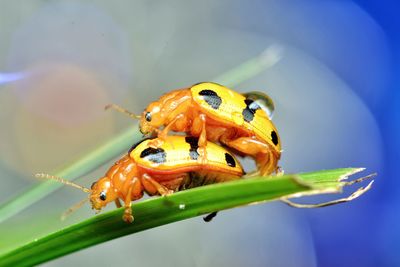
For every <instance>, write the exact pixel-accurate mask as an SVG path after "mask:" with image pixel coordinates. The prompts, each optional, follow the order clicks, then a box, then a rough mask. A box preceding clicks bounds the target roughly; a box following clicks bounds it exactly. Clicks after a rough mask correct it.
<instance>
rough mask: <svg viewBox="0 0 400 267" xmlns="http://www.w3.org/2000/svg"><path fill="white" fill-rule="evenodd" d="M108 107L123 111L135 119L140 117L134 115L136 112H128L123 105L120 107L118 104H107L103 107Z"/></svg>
mask: <svg viewBox="0 0 400 267" xmlns="http://www.w3.org/2000/svg"><path fill="white" fill-rule="evenodd" d="M110 108H112V109H114V110H116V111H118V112H121V113H124V114H126V115H128V116H129V117H131V118H132V119H135V120H137V119H141V118H142V116H140V115H136V114H134V113H132V112H130V111H129V110H127V109H124V108H123V107H120V106H118V105H116V104H108V105H107V106H105V107H104V109H105V110H107V109H110Z"/></svg>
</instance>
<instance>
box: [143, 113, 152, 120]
mask: <svg viewBox="0 0 400 267" xmlns="http://www.w3.org/2000/svg"><path fill="white" fill-rule="evenodd" d="M144 117H145V118H146V121H149V122H150V121H151V113H150V112H147V113H146V115H144Z"/></svg>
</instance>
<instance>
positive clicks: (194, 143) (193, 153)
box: [185, 136, 199, 160]
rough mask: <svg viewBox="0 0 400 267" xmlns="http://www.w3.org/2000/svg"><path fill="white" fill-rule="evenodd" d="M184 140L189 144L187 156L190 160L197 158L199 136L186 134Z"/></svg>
mask: <svg viewBox="0 0 400 267" xmlns="http://www.w3.org/2000/svg"><path fill="white" fill-rule="evenodd" d="M185 142H186V143H188V144H189V145H190V150H189V156H190V158H191V159H192V160H197V159H198V157H199V153H198V152H197V149H198V148H199V144H198V143H199V138H197V137H193V136H186V137H185Z"/></svg>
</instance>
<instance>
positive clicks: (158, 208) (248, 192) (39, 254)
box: [0, 168, 372, 266]
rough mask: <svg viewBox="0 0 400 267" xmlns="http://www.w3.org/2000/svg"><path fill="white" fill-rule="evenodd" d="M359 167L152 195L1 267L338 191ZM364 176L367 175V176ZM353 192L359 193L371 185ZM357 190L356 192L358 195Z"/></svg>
mask: <svg viewBox="0 0 400 267" xmlns="http://www.w3.org/2000/svg"><path fill="white" fill-rule="evenodd" d="M361 170H362V169H352V168H348V169H337V170H326V171H319V172H312V173H303V174H296V175H283V176H271V177H251V178H246V179H241V180H237V181H233V182H226V183H220V184H213V185H208V186H202V187H198V188H194V189H190V190H186V191H182V192H178V193H175V194H172V195H170V196H165V197H154V198H151V199H149V200H145V201H142V202H139V203H135V204H133V205H132V211H133V214H134V216H135V220H134V222H133V223H132V224H126V223H125V222H124V221H123V220H122V214H123V209H116V210H113V211H111V212H107V213H103V214H101V215H97V216H94V217H92V218H90V219H88V220H85V221H83V222H80V223H78V224H75V225H72V226H70V227H67V228H65V229H63V230H60V231H58V232H55V233H53V234H50V235H48V236H45V237H43V238H40V239H37V240H34V241H33V242H30V243H28V244H26V245H24V246H21V247H19V248H17V249H15V250H13V251H10V252H8V253H7V254H4V255H2V256H0V263H1V266H16V265H18V266H28V265H35V264H39V263H42V262H45V261H48V260H51V259H55V258H57V257H60V256H63V255H66V254H68V253H71V252H74V251H77V250H80V249H83V248H86V247H89V246H93V245H95V244H99V243H102V242H105V241H108V240H112V239H114V238H117V237H121V236H125V235H128V234H132V233H136V232H140V231H143V230H146V229H150V228H153V227H157V226H160V225H165V224H168V223H171V222H176V221H180V220H184V219H187V218H192V217H195V216H199V215H202V214H207V213H210V212H213V211H219V210H224V209H229V208H233V207H238V206H243V205H248V204H255V203H260V202H265V201H273V200H279V199H287V198H288V197H300V196H303V195H313V194H321V193H338V192H341V190H342V188H343V187H344V186H346V185H350V184H353V183H356V182H360V181H362V180H363V179H357V180H355V181H354V182H346V181H344V179H346V178H347V177H348V176H349V175H352V174H354V173H356V172H359V171H361ZM368 177H370V176H368ZM371 184H372V182H370V183H369V184H368V185H367V186H366V187H364V188H360V189H358V190H357V191H356V192H362V193H364V192H365V191H367V190H368V189H369V188H370V187H371ZM362 193H360V194H359V195H361V194H362Z"/></svg>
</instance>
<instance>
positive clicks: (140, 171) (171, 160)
mask: <svg viewBox="0 0 400 267" xmlns="http://www.w3.org/2000/svg"><path fill="white" fill-rule="evenodd" d="M154 140H156V139H144V140H142V141H140V142H139V143H137V144H135V145H133V146H132V148H131V149H130V150H129V152H128V153H127V154H126V155H125V156H123V157H122V158H121V159H119V160H118V161H117V162H115V163H114V165H113V166H111V168H110V169H109V170H108V171H107V173H106V174H105V176H104V177H102V178H100V179H99V180H98V181H97V182H94V183H93V184H92V186H91V188H90V189H88V188H85V187H83V186H80V185H77V184H75V183H72V182H69V181H66V180H64V179H62V178H59V177H55V176H51V175H47V174H37V175H36V176H37V177H42V178H48V179H53V180H57V181H59V182H62V183H64V184H67V185H71V186H74V187H77V188H80V189H81V190H83V191H84V192H87V193H89V200H90V202H91V205H92V208H93V209H95V210H97V211H100V210H101V209H102V208H103V207H105V206H106V205H107V204H108V203H110V202H115V203H116V205H117V207H121V204H120V201H119V200H120V199H121V200H122V201H123V202H124V207H125V209H124V214H123V220H124V221H126V222H128V223H131V222H132V221H133V215H132V210H131V201H133V200H137V199H140V198H141V197H142V196H143V193H144V192H146V193H147V194H148V195H150V196H153V195H162V196H166V195H169V194H171V193H173V192H176V191H179V190H184V189H188V188H192V187H196V186H202V185H205V184H211V183H218V182H224V181H230V180H237V179H240V178H241V177H242V175H243V174H244V171H243V168H242V166H241V164H240V163H239V161H238V160H237V159H236V158H235V156H234V155H232V154H231V153H230V152H228V151H227V150H226V149H224V148H223V147H221V146H219V145H216V144H214V143H212V142H207V143H206V146H205V150H206V151H207V155H208V157H207V161H206V162H205V161H203V160H199V153H198V138H197V137H192V136H172V135H170V136H167V137H166V138H165V139H164V140H163V143H162V145H161V146H160V147H158V148H154V147H152V146H150V144H151V142H152V141H154ZM79 206H80V205H79ZM79 206H78V207H79ZM73 209H75V208H73Z"/></svg>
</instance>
